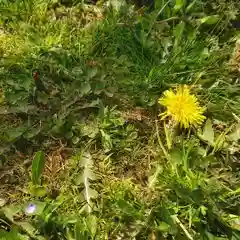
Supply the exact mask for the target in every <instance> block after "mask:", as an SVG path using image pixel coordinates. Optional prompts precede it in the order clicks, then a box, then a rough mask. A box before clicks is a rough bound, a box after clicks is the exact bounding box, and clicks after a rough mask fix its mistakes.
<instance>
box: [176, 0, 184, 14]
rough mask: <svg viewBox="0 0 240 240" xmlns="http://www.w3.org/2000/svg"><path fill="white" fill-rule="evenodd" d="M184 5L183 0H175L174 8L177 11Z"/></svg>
mask: <svg viewBox="0 0 240 240" xmlns="http://www.w3.org/2000/svg"><path fill="white" fill-rule="evenodd" d="M184 5H185V0H176V3H175V6H174V10H175V11H176V12H177V11H179V10H181V9H182V7H183V6H184Z"/></svg>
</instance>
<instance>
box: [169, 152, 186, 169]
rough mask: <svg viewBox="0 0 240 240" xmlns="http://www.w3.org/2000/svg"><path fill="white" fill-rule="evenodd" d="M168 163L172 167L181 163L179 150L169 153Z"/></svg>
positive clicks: (181, 155)
mask: <svg viewBox="0 0 240 240" xmlns="http://www.w3.org/2000/svg"><path fill="white" fill-rule="evenodd" d="M169 157H170V161H171V162H172V164H174V165H180V164H182V163H183V153H182V151H181V150H180V149H177V148H175V149H173V151H171V152H170V155H169Z"/></svg>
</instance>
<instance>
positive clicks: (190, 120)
mask: <svg viewBox="0 0 240 240" xmlns="http://www.w3.org/2000/svg"><path fill="white" fill-rule="evenodd" d="M158 102H159V103H160V104H161V105H163V106H165V107H166V111H165V112H164V113H161V114H160V116H161V117H162V119H165V118H166V117H170V118H172V119H173V120H174V121H175V122H176V123H177V124H179V125H180V127H184V128H189V127H190V126H195V127H196V126H198V125H200V124H202V122H203V121H204V119H205V116H203V113H204V111H205V108H204V107H201V106H200V105H199V102H198V100H197V98H196V97H195V96H194V95H193V94H191V93H190V89H189V87H188V86H186V85H181V86H178V87H177V88H176V90H175V91H173V90H172V89H170V90H166V91H165V92H164V93H163V97H161V98H160V99H159V100H158Z"/></svg>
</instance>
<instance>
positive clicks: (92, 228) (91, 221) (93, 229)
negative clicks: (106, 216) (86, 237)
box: [86, 215, 98, 238]
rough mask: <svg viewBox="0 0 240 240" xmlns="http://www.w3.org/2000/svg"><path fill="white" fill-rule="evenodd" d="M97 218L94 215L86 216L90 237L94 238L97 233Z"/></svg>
mask: <svg viewBox="0 0 240 240" xmlns="http://www.w3.org/2000/svg"><path fill="white" fill-rule="evenodd" d="M97 221H98V219H97V217H96V216H94V215H89V216H87V219H86V224H87V228H88V230H89V232H90V233H91V236H92V237H93V238H94V237H95V235H96V233H97Z"/></svg>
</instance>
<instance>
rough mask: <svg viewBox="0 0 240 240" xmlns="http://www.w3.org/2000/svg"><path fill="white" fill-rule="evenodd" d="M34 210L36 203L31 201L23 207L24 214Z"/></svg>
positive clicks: (31, 212)
mask: <svg viewBox="0 0 240 240" xmlns="http://www.w3.org/2000/svg"><path fill="white" fill-rule="evenodd" d="M35 211H36V205H35V204H33V203H30V204H28V206H27V207H26V209H25V213H26V214H33V213H34V212H35Z"/></svg>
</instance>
